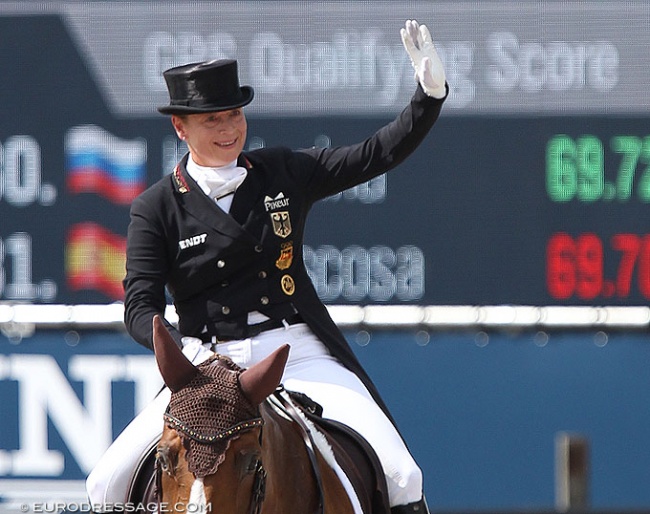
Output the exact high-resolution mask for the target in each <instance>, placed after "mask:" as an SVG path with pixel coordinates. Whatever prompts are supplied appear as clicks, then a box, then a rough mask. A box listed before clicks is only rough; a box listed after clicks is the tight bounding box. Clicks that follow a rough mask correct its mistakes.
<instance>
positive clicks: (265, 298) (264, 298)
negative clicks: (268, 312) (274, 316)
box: [260, 296, 269, 305]
mask: <svg viewBox="0 0 650 514" xmlns="http://www.w3.org/2000/svg"><path fill="white" fill-rule="evenodd" d="M260 303H261V304H262V305H268V304H269V297H268V296H262V298H260Z"/></svg>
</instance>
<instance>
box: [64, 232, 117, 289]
mask: <svg viewBox="0 0 650 514" xmlns="http://www.w3.org/2000/svg"><path fill="white" fill-rule="evenodd" d="M125 265H126V238H124V237H121V236H118V235H115V234H113V233H112V232H110V231H108V230H106V229H105V228H103V227H101V226H99V225H97V224H96V223H90V222H86V223H78V224H76V225H73V226H72V227H71V228H70V230H69V232H68V237H67V240H66V265H65V266H66V277H67V282H68V286H69V287H70V289H72V290H73V291H78V290H81V289H95V290H97V291H101V292H102V293H104V294H105V295H107V296H108V297H110V298H111V299H113V300H122V299H124V289H123V288H122V279H123V278H124V275H125Z"/></svg>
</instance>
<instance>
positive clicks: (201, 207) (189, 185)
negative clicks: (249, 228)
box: [172, 155, 253, 239]
mask: <svg viewBox="0 0 650 514" xmlns="http://www.w3.org/2000/svg"><path fill="white" fill-rule="evenodd" d="M187 157H188V156H187V155H186V156H185V157H183V159H182V160H181V162H179V163H178V164H177V165H176V168H174V172H173V177H172V178H173V183H174V187H175V189H176V193H177V194H176V197H177V199H178V203H179V205H181V206H182V208H183V209H185V210H186V211H187V212H188V213H190V214H191V215H192V216H194V217H195V218H197V219H198V220H200V221H201V222H203V223H205V224H206V225H208V226H210V227H212V228H213V229H214V230H216V231H218V232H220V233H222V234H224V235H226V236H229V237H232V238H233V239H241V238H244V239H253V238H252V236H251V235H250V234H248V233H247V232H246V231H245V230H244V228H243V227H242V225H241V224H239V223H238V222H237V221H236V220H235V219H234V218H233V216H231V215H230V214H228V213H226V212H224V211H223V210H222V209H221V208H220V207H219V206H218V205H217V204H216V203H215V202H214V200H212V199H211V198H209V197H208V196H207V195H206V194H205V193H204V192H203V191H202V190H201V188H200V187H199V185H198V184H197V183H196V182H195V181H194V179H193V178H192V177H190V175H189V173H187V169H186V168H185V165H186V163H187ZM244 183H246V180H245V181H244ZM242 185H243V184H242ZM240 188H241V186H240ZM233 203H234V201H233Z"/></svg>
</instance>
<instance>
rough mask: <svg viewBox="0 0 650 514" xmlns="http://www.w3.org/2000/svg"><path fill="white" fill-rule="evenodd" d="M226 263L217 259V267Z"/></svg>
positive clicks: (221, 266)
mask: <svg viewBox="0 0 650 514" xmlns="http://www.w3.org/2000/svg"><path fill="white" fill-rule="evenodd" d="M225 265H226V261H223V260H221V259H219V260H218V261H217V268H223V267H224V266H225Z"/></svg>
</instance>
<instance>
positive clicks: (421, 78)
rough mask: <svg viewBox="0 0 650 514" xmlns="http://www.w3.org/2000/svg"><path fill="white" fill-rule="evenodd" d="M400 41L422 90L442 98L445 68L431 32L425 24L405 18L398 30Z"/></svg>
mask: <svg viewBox="0 0 650 514" xmlns="http://www.w3.org/2000/svg"><path fill="white" fill-rule="evenodd" d="M400 34H401V35H402V43H404V48H406V52H407V53H408V54H409V57H410V58H411V64H412V65H413V69H415V80H417V81H418V82H419V83H420V86H422V89H423V90H424V92H425V93H426V94H427V95H429V96H432V97H433V98H438V99H440V98H444V96H445V94H446V89H445V69H444V68H443V66H442V61H441V60H440V57H439V56H438V52H436V47H435V46H434V45H433V40H432V39H431V34H430V33H429V29H428V28H427V26H426V25H420V24H419V23H418V22H417V21H415V20H406V24H405V26H404V28H403V29H401V30H400Z"/></svg>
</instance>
